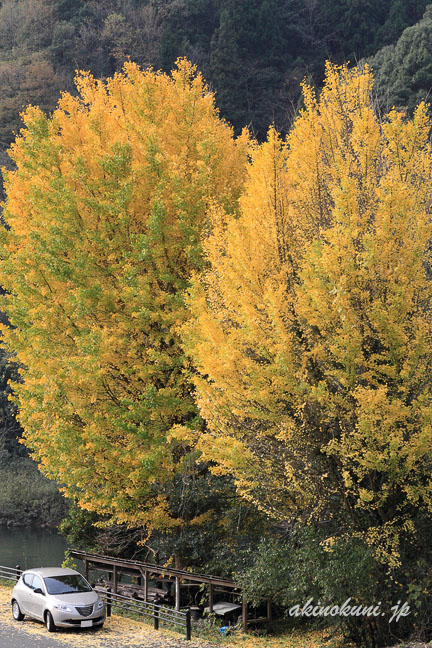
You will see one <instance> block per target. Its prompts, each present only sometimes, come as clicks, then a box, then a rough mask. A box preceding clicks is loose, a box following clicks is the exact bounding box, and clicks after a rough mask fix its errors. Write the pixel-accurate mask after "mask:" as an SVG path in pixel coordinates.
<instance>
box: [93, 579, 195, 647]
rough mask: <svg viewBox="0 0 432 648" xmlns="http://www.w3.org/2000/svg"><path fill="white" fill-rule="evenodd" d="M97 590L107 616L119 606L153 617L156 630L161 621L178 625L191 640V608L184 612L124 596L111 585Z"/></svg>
mask: <svg viewBox="0 0 432 648" xmlns="http://www.w3.org/2000/svg"><path fill="white" fill-rule="evenodd" d="M96 591H97V592H98V593H99V594H100V595H101V596H102V598H103V599H104V601H105V603H106V612H107V616H111V608H112V607H118V608H120V609H122V610H127V611H129V612H135V613H136V614H138V615H141V616H144V617H150V618H152V619H153V624H154V629H155V630H159V622H163V623H168V624H170V625H174V626H177V627H178V626H180V627H182V628H184V631H185V632H186V639H187V640H190V638H191V634H192V624H191V613H190V610H185V611H184V612H183V611H181V610H174V609H172V608H168V607H165V606H163V605H157V604H156V603H145V602H144V601H140V600H139V599H135V598H132V597H129V596H124V595H123V594H114V592H112V591H111V588H110V587H107V588H106V589H100V588H96Z"/></svg>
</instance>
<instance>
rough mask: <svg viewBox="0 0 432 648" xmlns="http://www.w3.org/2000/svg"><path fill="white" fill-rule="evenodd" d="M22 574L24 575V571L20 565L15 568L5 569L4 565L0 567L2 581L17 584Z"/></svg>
mask: <svg viewBox="0 0 432 648" xmlns="http://www.w3.org/2000/svg"><path fill="white" fill-rule="evenodd" d="M21 574H22V569H21V567H20V566H19V565H17V566H16V567H15V568H14V567H4V566H3V565H0V578H1V579H2V580H10V581H12V582H14V583H16V582H17V581H18V579H19V577H20V576H21Z"/></svg>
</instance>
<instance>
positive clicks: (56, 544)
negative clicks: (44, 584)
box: [0, 527, 66, 569]
mask: <svg viewBox="0 0 432 648" xmlns="http://www.w3.org/2000/svg"><path fill="white" fill-rule="evenodd" d="M65 549H66V540H65V539H64V538H63V537H62V536H61V535H58V534H57V533H55V532H53V531H49V530H48V529H8V528H5V527H0V565H4V566H6V567H15V566H16V565H20V567H21V569H30V568H31V567H59V566H60V565H61V564H62V562H63V560H64V552H65Z"/></svg>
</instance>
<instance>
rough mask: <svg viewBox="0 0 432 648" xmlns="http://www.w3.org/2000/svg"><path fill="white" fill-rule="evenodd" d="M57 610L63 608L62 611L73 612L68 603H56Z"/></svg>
mask: <svg viewBox="0 0 432 648" xmlns="http://www.w3.org/2000/svg"><path fill="white" fill-rule="evenodd" d="M54 607H55V608H57V610H61V611H62V612H72V608H70V607H69V606H68V605H62V604H61V603H58V604H57V605H54Z"/></svg>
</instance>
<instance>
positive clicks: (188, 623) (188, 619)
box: [186, 609, 192, 641]
mask: <svg viewBox="0 0 432 648" xmlns="http://www.w3.org/2000/svg"><path fill="white" fill-rule="evenodd" d="M191 625H192V624H191V611H190V609H188V610H186V639H187V640H188V641H190V640H191V636H192V627H191Z"/></svg>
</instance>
